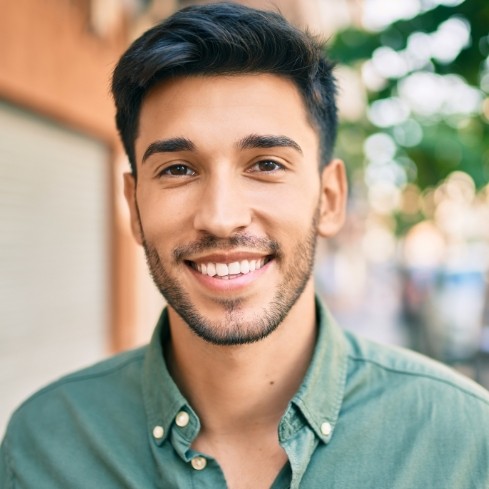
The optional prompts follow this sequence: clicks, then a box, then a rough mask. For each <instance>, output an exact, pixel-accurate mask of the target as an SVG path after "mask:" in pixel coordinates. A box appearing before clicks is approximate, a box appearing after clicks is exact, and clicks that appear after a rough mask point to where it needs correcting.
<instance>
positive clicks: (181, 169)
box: [161, 164, 195, 177]
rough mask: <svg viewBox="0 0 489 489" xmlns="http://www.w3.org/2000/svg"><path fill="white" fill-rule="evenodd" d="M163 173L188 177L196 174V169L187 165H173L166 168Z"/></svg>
mask: <svg viewBox="0 0 489 489" xmlns="http://www.w3.org/2000/svg"><path fill="white" fill-rule="evenodd" d="M161 175H170V176H172V177H187V176H193V175H195V171H194V170H192V169H191V168H189V167H188V166H187V165H181V164H179V165H172V166H169V167H168V168H165V169H164V170H163V171H162V172H161Z"/></svg>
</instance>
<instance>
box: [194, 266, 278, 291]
mask: <svg viewBox="0 0 489 489" xmlns="http://www.w3.org/2000/svg"><path fill="white" fill-rule="evenodd" d="M274 261H275V260H270V261H269V262H268V263H266V264H265V265H263V266H262V267H261V268H260V269H259V270H255V271H253V272H249V273H246V274H244V275H238V276H237V277H234V278H230V279H223V278H217V277H216V276H214V277H209V275H203V274H202V273H200V272H198V271H197V270H195V269H194V268H192V267H191V266H189V265H187V268H188V270H190V272H191V273H192V274H193V275H194V277H195V278H196V279H197V280H198V282H199V283H201V284H202V285H204V286H205V287H206V288H207V289H210V290H213V291H215V292H235V291H237V290H240V289H243V288H245V287H247V286H249V285H250V284H252V283H253V282H254V281H256V280H257V279H258V278H259V277H261V276H262V275H263V274H264V273H265V272H266V271H267V270H268V269H269V268H270V267H271V266H272V263H273V262H274Z"/></svg>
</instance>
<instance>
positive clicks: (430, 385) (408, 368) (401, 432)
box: [0, 304, 489, 489]
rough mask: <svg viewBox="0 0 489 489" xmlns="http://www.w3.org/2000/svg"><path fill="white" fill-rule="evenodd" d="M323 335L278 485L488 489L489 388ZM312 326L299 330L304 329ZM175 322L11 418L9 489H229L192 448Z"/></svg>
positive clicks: (214, 464)
mask: <svg viewBox="0 0 489 489" xmlns="http://www.w3.org/2000/svg"><path fill="white" fill-rule="evenodd" d="M317 314H318V329H319V330H318V339H317V344H316V347H315V351H314V354H313V358H312V361H311V364H310V367H309V369H308V371H307V373H306V376H305V378H304V380H303V383H302V385H301V387H300V388H299V390H298V392H297V393H296V395H295V396H294V398H293V399H292V400H291V401H290V403H289V406H288V408H287V410H286V412H285V413H284V415H283V417H282V420H281V422H280V425H279V427H278V437H279V441H280V444H281V445H282V447H283V448H284V450H285V452H286V453H287V455H288V459H289V462H288V464H287V465H286V466H285V467H284V468H283V470H282V471H281V472H280V473H279V474H278V475H277V478H276V480H275V482H274V484H273V486H272V488H273V489H285V488H291V489H297V488H299V487H300V488H305V489H328V488H335V489H359V488H362V489H366V488H375V489H383V488H385V489H418V488H419V489H420V488H423V489H424V488H430V489H449V488H453V489H472V488H473V489H488V488H489V393H487V392H486V391H485V390H484V389H482V388H481V387H479V386H477V385H476V384H474V383H472V382H471V381H469V380H467V379H465V378H462V377H460V376H458V375H456V374H454V373H453V372H452V371H451V370H449V369H448V368H445V367H442V366H441V365H439V364H437V363H435V362H432V361H430V360H428V359H425V358H423V357H421V356H419V355H416V354H414V353H410V352H407V351H404V350H400V349H394V348H388V347H383V346H379V345H375V344H373V343H371V342H369V341H366V340H362V339H359V338H357V337H356V336H354V335H352V334H349V333H345V332H343V331H342V330H341V329H340V328H338V327H337V326H336V325H335V324H334V322H333V320H332V319H331V318H330V317H329V315H328V313H327V312H326V311H325V310H324V309H323V308H322V306H321V305H320V304H318V311H317ZM298 327H300V325H298ZM168 334H169V333H168V316H167V313H166V311H165V312H164V313H163V314H162V316H161V318H160V320H159V323H158V325H157V328H156V330H155V333H154V335H153V338H152V340H151V343H150V345H149V346H148V347H144V348H141V349H138V350H134V351H130V352H127V353H123V354H121V355H118V356H116V357H113V358H112V359H109V360H107V361H104V362H102V363H100V364H97V365H95V366H93V367H90V368H88V369H85V370H82V371H80V372H77V373H75V374H72V375H69V376H67V377H64V378H63V379H61V380H59V381H58V382H55V383H54V384H52V385H50V386H48V387H46V388H44V389H43V390H41V391H39V392H38V393H37V394H35V395H34V396H32V397H31V398H30V399H29V400H28V401H26V402H25V403H24V404H23V405H22V406H21V407H20V408H19V409H18V410H17V411H16V413H15V414H14V415H13V417H12V419H11V422H10V424H9V427H8V430H7V433H6V436H5V439H4V441H3V443H2V446H1V454H0V487H1V488H2V489H14V488H15V489H68V488H69V489H78V488H80V489H81V488H90V489H93V488H97V489H98V488H101V489H112V488H114V489H115V488H117V489H121V488H131V489H149V488H151V489H154V488H162V489H169V488H196V489H206V488H209V489H211V488H212V489H219V488H225V487H226V482H225V478H224V474H223V472H222V470H221V468H220V466H219V462H218V461H217V460H214V459H212V458H211V457H208V456H206V454H204V453H199V452H196V451H195V450H193V449H192V441H193V440H194V439H195V438H196V436H197V434H198V433H199V430H200V421H199V417H198V415H197V413H196V412H195V411H194V410H193V409H192V407H191V406H190V404H189V403H188V402H187V400H186V399H185V398H184V397H183V396H182V394H181V393H180V391H179V390H178V388H177V386H176V385H175V383H174V382H173V380H172V378H171V377H170V375H169V373H168V370H167V368H166V365H165V360H164V354H163V347H162V345H163V343H164V341H165V338H166V337H167V336H168Z"/></svg>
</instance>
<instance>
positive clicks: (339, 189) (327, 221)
mask: <svg viewBox="0 0 489 489" xmlns="http://www.w3.org/2000/svg"><path fill="white" fill-rule="evenodd" d="M347 195H348V185H347V181H346V172H345V165H344V164H343V162H342V161H341V160H337V159H335V160H332V161H331V162H330V163H328V165H327V166H326V167H325V168H324V170H323V172H322V175H321V204H320V217H319V224H318V232H319V234H320V235H321V236H323V237H325V238H329V237H331V236H334V235H335V234H336V233H337V232H338V231H339V230H340V229H341V228H342V226H343V223H344V222H345V208H346V200H347Z"/></svg>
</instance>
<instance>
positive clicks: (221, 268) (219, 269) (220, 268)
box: [216, 263, 229, 277]
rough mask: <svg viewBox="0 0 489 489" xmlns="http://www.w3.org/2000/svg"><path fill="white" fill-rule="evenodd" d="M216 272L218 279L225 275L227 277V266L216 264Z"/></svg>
mask: <svg viewBox="0 0 489 489" xmlns="http://www.w3.org/2000/svg"><path fill="white" fill-rule="evenodd" d="M216 272H217V275H219V277H224V276H225V275H229V269H228V266H227V265H226V264H225V263H216Z"/></svg>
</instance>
